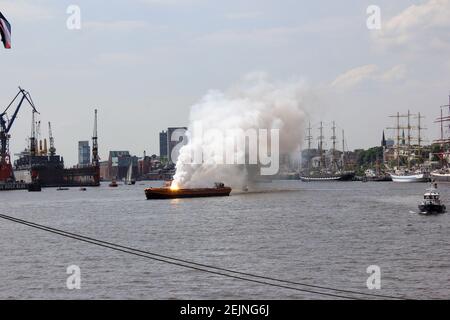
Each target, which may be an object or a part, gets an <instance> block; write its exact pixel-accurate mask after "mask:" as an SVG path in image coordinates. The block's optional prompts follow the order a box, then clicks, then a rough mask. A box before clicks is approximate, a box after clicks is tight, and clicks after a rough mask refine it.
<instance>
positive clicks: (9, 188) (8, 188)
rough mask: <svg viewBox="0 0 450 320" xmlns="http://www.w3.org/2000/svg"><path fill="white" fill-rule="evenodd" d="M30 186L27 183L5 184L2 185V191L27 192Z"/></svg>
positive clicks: (0, 186) (0, 184)
mask: <svg viewBox="0 0 450 320" xmlns="http://www.w3.org/2000/svg"><path fill="white" fill-rule="evenodd" d="M27 188H28V184H27V183H25V182H5V183H3V182H2V183H0V191H12V190H26V189H27Z"/></svg>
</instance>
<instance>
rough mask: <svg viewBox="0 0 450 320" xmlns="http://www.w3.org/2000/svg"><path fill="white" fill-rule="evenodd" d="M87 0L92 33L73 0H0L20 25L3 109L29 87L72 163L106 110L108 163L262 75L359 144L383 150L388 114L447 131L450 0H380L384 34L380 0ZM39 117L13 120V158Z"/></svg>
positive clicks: (103, 138)
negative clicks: (298, 86) (206, 99)
mask: <svg viewBox="0 0 450 320" xmlns="http://www.w3.org/2000/svg"><path fill="white" fill-rule="evenodd" d="M76 4H77V5H78V6H79V7H80V9H81V21H82V24H81V30H69V29H67V27H66V20H67V19H68V17H69V14H67V12H66V10H67V7H68V5H69V3H61V2H57V1H50V0H41V1H27V0H18V1H15V2H14V5H12V4H11V2H9V1H0V8H1V11H2V13H3V14H4V15H5V16H6V17H7V18H8V20H9V21H10V23H11V25H12V28H13V29H12V49H11V50H8V51H6V50H3V51H2V53H1V57H0V61H1V62H0V64H1V68H2V70H3V73H4V74H5V75H6V76H5V77H2V79H0V85H1V87H2V94H1V96H0V105H1V106H2V109H3V108H4V107H6V106H7V105H8V103H9V102H10V100H11V99H12V98H13V97H14V95H15V94H16V93H17V86H19V85H21V86H23V87H24V88H25V89H26V90H28V91H30V93H31V94H32V96H33V98H34V101H35V104H36V107H37V108H38V110H39V111H40V112H41V114H42V118H41V120H42V123H46V122H47V121H51V122H52V125H53V131H54V132H53V135H54V138H55V146H56V149H57V152H58V153H59V154H61V155H62V156H64V159H65V161H66V163H67V164H68V165H74V164H76V163H77V157H78V154H77V143H78V141H82V140H90V139H91V135H92V127H93V110H94V109H95V108H98V109H99V146H100V157H101V158H102V159H104V158H106V157H107V154H108V151H109V150H120V149H126V150H130V152H132V153H133V154H138V155H140V154H142V153H143V152H144V150H146V151H147V154H158V153H159V141H158V139H159V137H158V134H159V132H160V131H161V130H162V129H164V128H167V127H172V126H176V127H183V126H187V125H188V123H189V110H190V107H191V106H192V105H194V104H195V103H196V102H198V101H199V100H200V99H201V98H202V97H203V96H204V95H205V94H207V92H208V91H209V90H211V89H218V90H221V91H226V90H228V88H230V87H233V85H234V84H235V83H237V82H238V81H239V79H241V78H242V77H245V75H247V74H249V73H254V72H263V73H266V74H267V75H268V77H270V78H271V79H274V80H275V81H278V80H286V79H288V80H289V79H292V78H294V79H301V80H302V81H304V82H305V87H306V88H307V94H306V96H305V101H306V104H305V109H306V110H305V111H306V113H307V114H308V116H309V118H311V119H312V121H313V122H314V121H315V122H318V121H320V120H322V119H324V120H326V121H332V120H335V121H336V122H337V123H338V124H339V125H340V126H341V127H342V128H344V129H345V131H346V136H347V141H348V147H349V149H350V150H353V149H357V148H367V147H371V146H375V145H379V140H380V135H381V132H382V130H383V129H385V128H386V127H387V126H389V125H390V124H391V123H390V120H389V118H388V116H389V115H391V114H392V113H395V112H397V111H400V112H406V111H407V110H408V109H409V110H411V111H412V112H415V113H416V112H421V113H422V114H423V115H424V116H426V119H425V120H424V123H425V126H426V127H428V128H429V130H428V132H427V133H426V136H427V138H428V140H429V141H430V142H431V141H432V140H434V139H435V138H437V137H438V134H439V128H438V125H436V124H434V123H433V122H434V119H435V118H437V117H438V116H439V106H441V105H444V104H447V103H448V93H449V90H450V85H449V82H450V59H449V58H448V56H449V55H448V53H450V47H449V46H448V45H447V43H448V32H447V31H448V28H449V27H450V22H448V19H446V18H445V17H446V16H448V13H449V12H450V2H449V1H448V0H428V1H426V0H425V1H411V0H409V1H406V0H401V1H396V2H395V3H392V2H389V1H378V2H377V3H376V5H377V6H379V8H380V10H381V29H380V30H369V29H368V28H367V26H366V21H367V19H368V17H369V15H368V14H367V8H368V7H369V6H370V5H371V4H372V3H371V2H369V1H348V2H346V3H345V4H338V3H332V2H329V1H318V2H315V3H306V2H298V1H287V2H286V3H285V4H284V5H283V6H280V5H279V3H278V2H276V1H264V2H260V1H230V2H227V3H214V4H212V3H210V2H207V1H203V0H190V1H182V0H178V1H177V0H171V1H144V0H135V1H127V2H120V1H118V2H112V3H111V2H110V1H96V2H95V4H93V3H92V2H89V1H85V0H82V1H77V3H76ZM325 9H326V10H325ZM411 16H414V19H411V18H408V17H411ZM399 21H401V23H400V22H399ZM36 25H38V26H39V27H36ZM30 55H31V56H33V59H30V58H29V56H30ZM324 66H326V67H324ZM29 114H30V111H29V109H26V108H25V109H24V110H22V111H21V114H20V115H19V119H18V121H17V123H16V126H15V127H14V128H13V131H12V139H11V151H12V152H11V153H12V154H14V153H18V152H20V151H21V150H23V149H24V148H25V147H26V141H25V139H26V137H27V136H28V135H29V131H30V129H29V128H30V120H31V116H29ZM41 134H42V136H46V135H47V133H46V131H45V130H43V132H42V133H41ZM301 142H302V143H303V141H301Z"/></svg>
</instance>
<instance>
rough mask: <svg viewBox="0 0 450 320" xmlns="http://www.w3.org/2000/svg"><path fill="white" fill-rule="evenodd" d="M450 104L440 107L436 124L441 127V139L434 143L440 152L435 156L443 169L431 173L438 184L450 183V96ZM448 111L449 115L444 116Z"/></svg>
mask: <svg viewBox="0 0 450 320" xmlns="http://www.w3.org/2000/svg"><path fill="white" fill-rule="evenodd" d="M448 99H449V100H448V101H449V102H448V104H446V105H443V106H440V117H438V118H437V119H436V121H435V123H438V124H439V126H440V137H439V139H437V140H435V141H434V144H435V145H438V146H439V152H438V153H437V154H435V155H437V156H438V157H439V160H440V162H441V169H439V170H435V171H433V172H432V173H431V178H432V179H433V180H435V181H438V182H447V183H450V165H449V163H450V95H449V97H448ZM445 110H447V115H444V112H445Z"/></svg>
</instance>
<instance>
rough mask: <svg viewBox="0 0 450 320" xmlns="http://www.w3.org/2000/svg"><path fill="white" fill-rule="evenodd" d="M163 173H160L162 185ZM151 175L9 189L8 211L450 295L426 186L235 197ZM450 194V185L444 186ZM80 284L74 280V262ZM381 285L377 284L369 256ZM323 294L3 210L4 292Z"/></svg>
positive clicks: (347, 185) (393, 289) (288, 268)
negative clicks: (177, 190)
mask: <svg viewBox="0 0 450 320" xmlns="http://www.w3.org/2000/svg"><path fill="white" fill-rule="evenodd" d="M159 184H160V183H156V182H155V183H152V185H155V186H156V185H159ZM149 185H150V184H149V183H143V182H137V183H136V185H133V186H125V185H123V184H121V185H119V187H118V188H114V189H113V188H109V187H108V185H107V184H103V185H102V186H101V187H99V188H87V191H85V192H81V191H79V190H78V188H73V189H70V190H68V191H57V190H56V189H44V190H43V191H42V192H41V193H39V192H38V193H28V192H26V191H10V192H0V200H1V203H2V206H1V209H0V213H1V214H5V215H9V216H13V217H17V218H20V219H24V220H28V221H32V222H35V223H39V224H43V225H47V226H51V227H54V228H59V229H63V230H65V231H70V232H73V233H78V234H81V235H85V236H90V237H93V238H96V239H100V240H104V241H110V242H113V243H117V244H121V245H126V246H130V247H133V248H137V249H142V250H147V251H152V252H155V253H160V254H164V255H168V256H172V257H176V258H181V259H186V260H190V261H195V262H199V263H204V264H210V265H214V266H217V267H223V268H228V269H233V270H236V271H242V272H248V273H253V274H258V275H263V276H270V277H276V278H281V279H285V280H291V281H296V282H302V283H308V284H312V285H319V286H326V287H333V288H340V289H345V290H356V291H362V292H366V293H377V294H384V295H395V296H398V295H399V296H404V297H408V298H418V299H430V298H434V299H446V298H449V296H450V250H449V247H450V237H449V235H450V215H449V214H443V215H437V216H422V215H419V214H417V210H418V209H417V205H418V203H419V202H420V201H421V199H422V195H423V191H424V189H425V188H426V187H427V185H426V184H395V183H361V182H342V183H339V182H323V183H303V182H300V181H277V182H273V183H264V184H260V185H259V186H258V189H257V190H250V191H249V192H247V193H244V192H234V193H232V195H231V196H230V197H225V198H198V199H179V200H156V201H148V200H146V199H145V195H144V188H145V187H147V186H149ZM440 191H441V196H442V199H443V201H444V203H446V204H450V186H444V185H442V186H440ZM71 265H76V266H79V267H80V270H81V289H79V290H69V289H68V288H67V287H66V280H67V277H69V275H68V274H67V272H66V271H67V267H68V266H71ZM372 265H376V266H379V267H380V269H381V290H375V291H374V290H372V291H370V290H368V288H367V285H366V281H367V278H368V277H369V276H370V274H368V273H367V268H368V267H369V266H372ZM249 298H250V299H324V298H327V297H323V296H320V295H315V294H310V293H303V292H298V291H293V290H289V289H283V288H276V287H270V286H265V285H261V284H256V283H249V282H245V281H242V280H236V279H229V278H224V277H221V276H218V275H213V274H208V273H203V272H200V271H195V270H189V269H184V268H181V267H178V266H173V265H168V264H164V263H161V262H157V261H152V260H148V259H145V258H141V257H137V256H132V255H128V254H125V253H120V252H117V251H112V250H110V249H107V248H102V247H97V246H94V245H92V244H88V243H83V242H78V241H76V240H73V239H68V238H64V237H61V236H58V235H55V234H51V233H47V232H44V231H41V230H36V229H32V228H30V227H27V226H24V225H19V224H15V223H13V222H10V221H5V220H1V219H0V299H249Z"/></svg>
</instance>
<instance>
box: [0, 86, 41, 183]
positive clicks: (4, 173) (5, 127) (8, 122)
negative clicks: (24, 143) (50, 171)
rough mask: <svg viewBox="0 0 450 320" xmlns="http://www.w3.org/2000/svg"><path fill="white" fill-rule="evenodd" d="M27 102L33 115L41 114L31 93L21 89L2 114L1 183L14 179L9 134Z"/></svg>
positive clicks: (0, 131)
mask: <svg viewBox="0 0 450 320" xmlns="http://www.w3.org/2000/svg"><path fill="white" fill-rule="evenodd" d="M19 97H20V99H19V103H18V105H17V107H16V109H15V110H14V112H13V114H12V115H11V117H9V116H8V114H7V112H8V110H9V109H10V108H11V106H12V105H13V103H14V102H16V100H17V99H18V98H19ZM25 100H26V101H27V102H28V104H29V105H30V106H31V108H32V109H33V110H32V111H33V114H34V113H39V112H38V111H37V110H36V107H35V106H34V103H33V99H32V98H31V95H30V93H29V92H27V91H25V90H24V89H22V88H20V87H19V92H18V93H17V95H16V96H15V97H14V99H13V100H12V101H11V103H10V104H9V105H8V106H7V107H6V109H5V111H3V112H2V113H1V114H0V182H6V181H11V180H13V179H14V174H13V169H12V164H11V157H10V154H9V139H10V138H11V135H10V134H9V132H10V131H11V128H12V126H13V124H14V121H15V120H16V118H17V115H18V113H19V110H20V108H21V107H22V104H23V103H24V101H25Z"/></svg>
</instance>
